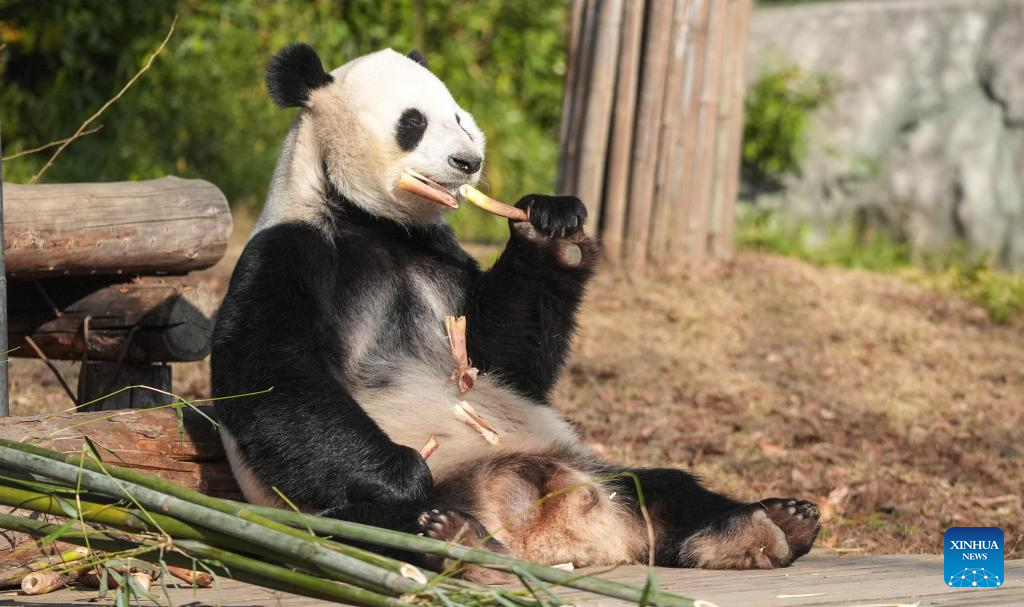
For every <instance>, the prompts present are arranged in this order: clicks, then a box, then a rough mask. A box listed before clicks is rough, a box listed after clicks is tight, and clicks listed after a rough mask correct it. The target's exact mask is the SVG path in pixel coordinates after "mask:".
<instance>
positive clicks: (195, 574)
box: [167, 565, 213, 588]
mask: <svg viewBox="0 0 1024 607" xmlns="http://www.w3.org/2000/svg"><path fill="white" fill-rule="evenodd" d="M167 573H169V574H171V575H173V576H174V577H176V578H178V579H179V580H181V581H183V582H185V583H187V584H191V585H193V586H196V587H198V588H209V587H211V586H213V576H212V575H210V574H209V573H206V572H205V571H195V570H194V569H186V568H184V567H175V566H173V565H168V566H167Z"/></svg>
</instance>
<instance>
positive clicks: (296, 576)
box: [0, 514, 409, 607]
mask: <svg viewBox="0 0 1024 607" xmlns="http://www.w3.org/2000/svg"><path fill="white" fill-rule="evenodd" d="M0 527H2V528H4V529H11V530H13V531H19V532H21V533H27V534H29V535H33V536H36V537H46V536H48V535H52V534H56V533H57V532H58V531H59V530H60V526H59V525H54V524H51V523H44V522H42V521H37V520H33V519H29V518H24V517H20V516H13V515H10V514H0ZM60 540H61V541H63V542H68V543H70V544H78V545H81V546H85V545H87V544H88V545H90V546H92V547H93V548H94V549H96V548H100V549H102V550H104V551H105V552H110V553H117V552H124V551H128V550H136V549H138V548H140V547H142V546H144V544H134V543H131V542H126V541H123V540H115V539H111V538H109V537H108V536H106V535H105V534H103V532H100V531H94V532H90V533H89V534H88V542H87V541H86V534H85V533H83V532H82V531H77V530H65V531H63V532H60ZM175 545H176V546H178V547H180V548H181V549H182V550H184V551H185V552H187V553H189V555H191V556H195V557H197V558H207V559H210V560H211V561H217V562H219V563H220V565H213V567H212V568H215V569H218V570H220V571H219V572H218V575H220V576H223V577H226V578H231V579H235V580H238V581H240V582H247V583H251V584H253V585H256V586H263V587H265V588H271V589H274V590H280V591H283V592H290V593H292V594H297V595H301V596H308V597H312V598H316V599H322V600H327V601H334V602H338V603H347V604H350V605H361V606H364V607H409V603H405V602H403V601H400V600H397V599H394V598H392V597H388V596H384V595H381V594H377V593H375V592H371V591H369V590H364V589H362V588H357V587H355V586H350V585H347V584H342V583H338V582H330V581H327V580H323V579H320V578H317V577H314V576H311V575H308V574H305V573H301V572H298V571H292V570H290V569H286V568H284V567H280V566H278V565H272V564H269V563H264V562H262V561H258V560H256V559H251V558H248V557H245V556H242V555H238V554H234V553H232V552H228V551H226V550H220V549H217V548H213V547H210V546H208V545H207V544H204V543H203V542H197V541H192V540H182V541H180V542H179V541H176V542H175ZM133 558H137V559H139V560H142V561H147V562H150V563H153V564H156V565H160V564H161V560H162V561H163V562H166V563H169V564H172V565H178V566H181V567H186V568H188V569H192V567H193V562H192V559H191V558H188V557H185V556H183V555H181V554H178V553H176V552H171V551H165V552H164V553H163V554H161V553H160V551H159V550H156V549H155V548H154V550H153V551H152V552H151V553H143V554H138V555H136V556H134V557H133Z"/></svg>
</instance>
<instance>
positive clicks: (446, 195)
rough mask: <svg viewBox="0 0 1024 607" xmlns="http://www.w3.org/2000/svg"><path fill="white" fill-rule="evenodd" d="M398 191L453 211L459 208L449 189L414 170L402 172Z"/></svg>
mask: <svg viewBox="0 0 1024 607" xmlns="http://www.w3.org/2000/svg"><path fill="white" fill-rule="evenodd" d="M398 189H400V190H403V191H405V192H409V193H410V194H414V195H416V196H419V197H420V198H423V199H425V200H429V201H430V202H434V203H437V204H439V205H442V206H446V207H448V208H451V209H457V208H459V201H458V200H456V199H455V195H454V194H453V193H452V192H450V191H449V190H448V188H446V187H444V186H443V185H441V184H439V183H437V182H436V181H434V180H432V179H430V178H429V177H426V176H424V175H421V174H419V173H417V172H416V171H414V170H412V169H405V170H404V171H402V174H401V176H400V177H399V178H398Z"/></svg>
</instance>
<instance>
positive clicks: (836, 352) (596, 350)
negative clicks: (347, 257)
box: [11, 218, 1024, 558]
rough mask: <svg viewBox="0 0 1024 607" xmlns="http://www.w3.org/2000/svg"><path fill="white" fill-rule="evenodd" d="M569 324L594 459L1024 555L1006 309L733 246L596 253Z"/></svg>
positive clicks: (200, 382) (19, 391)
mask: <svg viewBox="0 0 1024 607" xmlns="http://www.w3.org/2000/svg"><path fill="white" fill-rule="evenodd" d="M238 224H239V225H238V230H237V232H238V233H239V236H238V237H236V238H235V240H234V242H233V243H232V246H231V248H230V250H229V253H228V255H227V256H226V258H225V260H224V261H223V262H222V263H221V264H219V265H218V266H216V267H215V268H212V269H210V270H207V271H205V272H203V273H202V277H203V279H204V280H206V281H208V282H209V283H210V284H211V285H213V286H214V288H216V289H218V290H220V291H221V292H222V291H223V290H224V289H226V286H227V280H228V278H229V275H230V270H231V267H232V266H233V263H234V260H235V259H236V258H237V256H238V254H239V252H240V250H241V247H242V243H243V242H244V236H243V234H244V233H246V229H247V226H248V225H251V220H247V219H245V218H242V219H241V221H239V222H238ZM479 253H480V254H482V255H487V254H488V253H489V252H488V251H479ZM580 325H581V330H580V334H579V338H578V340H577V343H576V347H575V349H574V354H573V356H572V358H571V359H570V361H569V363H568V365H567V367H566V370H565V373H564V375H563V378H562V381H561V382H560V384H559V386H558V388H557V392H556V395H555V398H554V401H555V403H556V406H557V407H558V408H559V409H561V410H562V411H564V412H565V414H566V415H567V416H568V417H569V418H570V419H572V420H574V421H575V422H576V423H577V424H578V425H579V427H580V429H581V431H582V432H583V434H584V435H585V436H586V437H587V440H588V441H589V442H590V444H591V445H592V446H593V447H594V448H595V449H596V450H598V451H599V452H600V453H602V454H604V455H605V456H606V457H607V458H609V459H611V460H614V461H617V462H621V463H626V464H630V465H639V466H683V467H685V468H688V469H690V470H693V471H695V472H697V473H699V474H701V475H702V476H703V477H704V478H705V479H706V481H707V483H708V484H709V485H712V486H713V487H716V488H719V489H722V490H726V491H728V492H730V493H732V494H734V495H735V496H737V497H740V498H743V499H756V498H760V497H767V496H789V495H795V496H799V497H806V498H809V499H812V500H815V501H817V502H818V503H819V505H820V506H821V508H822V511H823V513H824V518H825V519H826V520H827V522H826V524H825V525H824V529H823V533H822V535H821V537H820V540H819V542H820V543H821V545H823V546H827V547H830V548H834V549H838V550H840V551H848V552H864V553H937V552H941V547H942V532H943V530H944V529H946V528H947V527H950V526H997V527H1001V528H1002V529H1003V531H1004V532H1005V534H1006V556H1007V558H1021V557H1024V499H1022V488H1024V443H1022V440H1021V439H1022V437H1024V430H1022V428H1024V321H1021V320H1020V319H1018V321H1016V322H1015V323H1013V324H1011V325H1008V326H1007V325H997V324H994V323H992V322H990V321H989V320H988V318H987V316H986V314H985V312H984V310H982V309H981V308H979V307H977V306H975V305H972V304H970V303H967V302H965V301H963V300H960V299H957V298H955V297H953V296H948V295H943V294H938V293H934V292H930V291H926V290H922V289H920V288H917V287H914V286H910V285H908V284H905V283H903V282H901V281H899V280H898V279H895V278H890V277H885V276H881V275H877V274H872V273H867V272H859V271H850V270H843V269H832V268H819V267H815V266H811V265H808V264H806V263H803V262H800V261H795V260H792V259H787V258H781V257H774V256H767V255H756V254H749V253H743V254H740V255H739V256H738V257H737V258H736V259H735V261H734V262H732V263H730V264H728V265H727V266H725V267H722V268H718V269H716V270H714V271H709V272H706V273H702V274H701V275H699V276H688V277H672V278H666V277H628V278H627V277H626V276H625V275H622V274H617V273H615V272H612V271H611V270H608V269H605V270H604V271H602V272H601V273H600V274H599V276H598V278H597V279H596V282H595V284H594V285H593V288H592V289H591V291H590V293H589V295H588V297H587V300H586V305H585V309H584V311H583V315H582V318H581V322H580ZM64 367H65V368H66V371H67V376H68V377H69V379H70V380H71V381H73V380H74V377H75V374H76V372H75V369H74V368H73V365H70V364H69V365H64ZM11 385H12V413H13V414H14V415H26V414H29V413H36V412H42V411H56V410H59V409H63V408H66V407H67V406H68V405H69V402H68V400H67V397H66V396H65V395H64V394H63V392H62V390H61V389H60V387H59V386H58V385H57V383H56V382H55V381H54V380H53V378H52V377H51V375H50V374H49V373H48V371H47V370H46V369H45V368H44V367H43V366H42V365H41V363H39V362H38V361H32V360H25V359H13V360H12V361H11ZM208 385H209V380H208V365H207V363H205V362H203V363H193V364H187V365H177V366H176V368H175V390H176V391H177V392H178V393H180V394H182V395H185V396H188V397H201V396H205V395H206V394H207V391H208Z"/></svg>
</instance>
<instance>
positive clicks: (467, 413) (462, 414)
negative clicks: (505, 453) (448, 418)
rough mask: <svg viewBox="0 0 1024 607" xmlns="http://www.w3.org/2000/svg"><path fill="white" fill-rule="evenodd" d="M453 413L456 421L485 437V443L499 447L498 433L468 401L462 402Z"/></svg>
mask: <svg viewBox="0 0 1024 607" xmlns="http://www.w3.org/2000/svg"><path fill="white" fill-rule="evenodd" d="M452 413H453V414H454V415H455V419H457V420H459V421H461V422H462V423H464V424H466V425H467V426H469V427H470V428H472V429H473V430H474V431H476V432H478V433H479V434H480V436H482V437H484V440H485V441H487V442H489V443H490V444H492V445H497V444H498V443H499V442H500V440H499V437H498V431H497V430H495V429H494V427H493V426H491V425H490V424H489V423H487V420H485V419H484V418H483V417H481V416H480V414H479V413H477V412H476V409H474V408H473V407H472V406H471V405H470V404H469V403H467V402H466V401H464V400H460V401H459V404H457V405H455V406H454V407H452Z"/></svg>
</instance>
